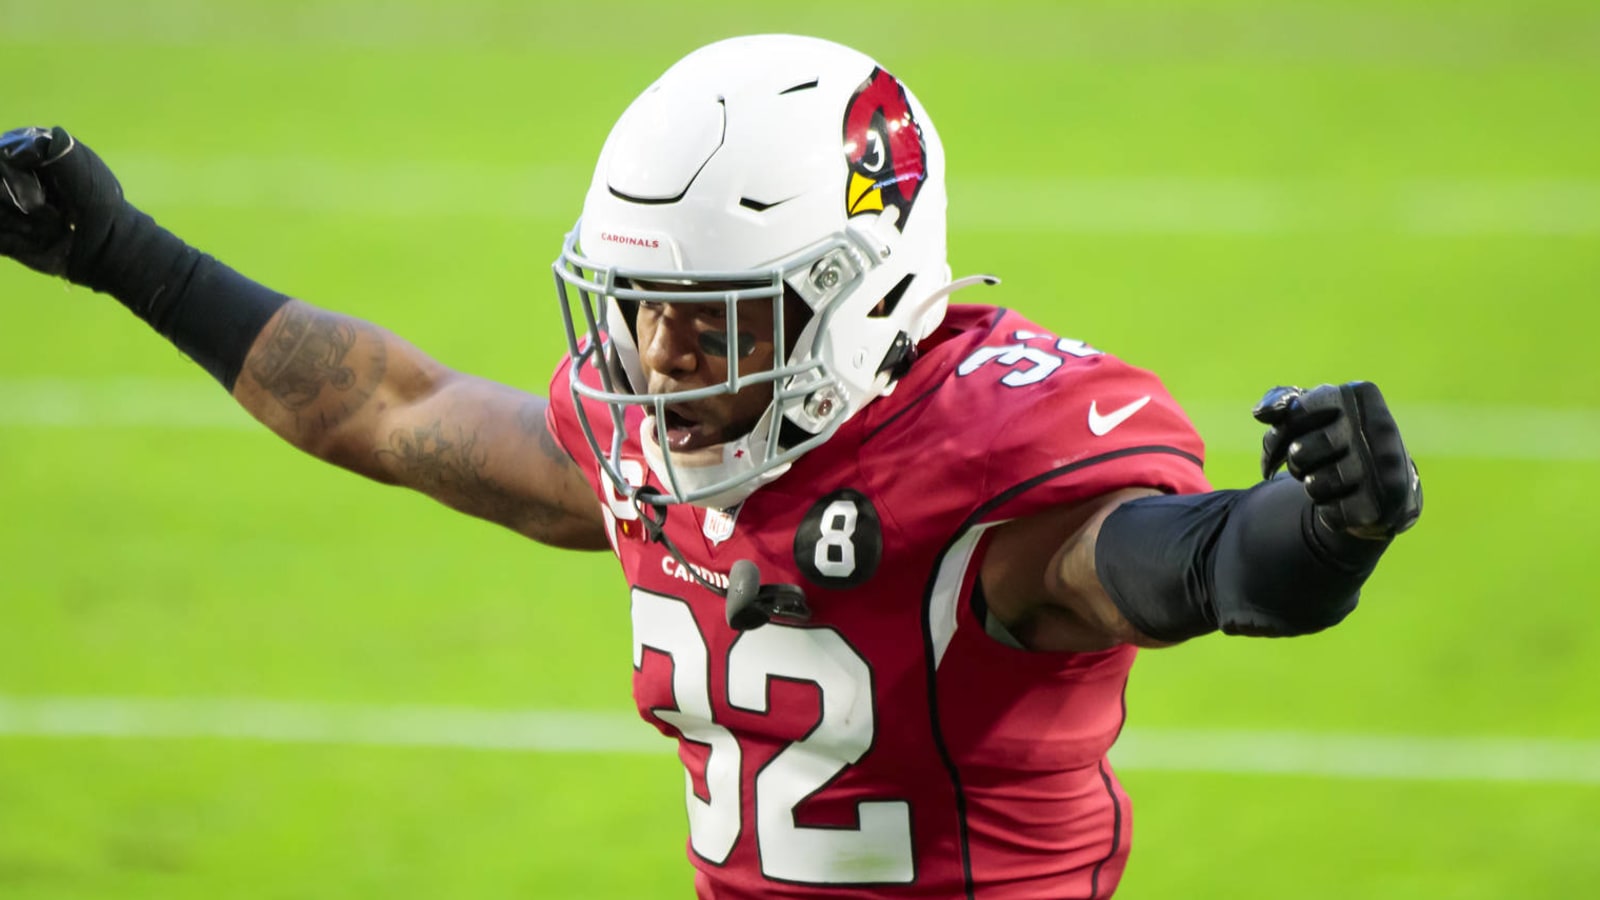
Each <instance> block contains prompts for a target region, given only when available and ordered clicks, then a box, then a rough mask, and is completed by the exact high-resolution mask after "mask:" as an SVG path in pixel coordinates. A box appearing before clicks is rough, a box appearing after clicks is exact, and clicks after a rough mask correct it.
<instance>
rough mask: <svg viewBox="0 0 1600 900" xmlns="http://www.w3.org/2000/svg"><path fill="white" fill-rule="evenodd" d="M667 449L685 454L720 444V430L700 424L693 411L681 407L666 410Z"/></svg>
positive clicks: (671, 407) (670, 407)
mask: <svg viewBox="0 0 1600 900" xmlns="http://www.w3.org/2000/svg"><path fill="white" fill-rule="evenodd" d="M665 422H666V426H667V442H666V444H667V449H668V450H671V451H673V452H674V453H685V452H688V451H690V450H699V449H700V448H701V447H710V446H713V445H716V444H720V443H722V429H720V428H717V427H715V426H713V425H708V424H706V423H704V422H701V421H700V420H699V419H698V417H696V416H695V414H694V411H693V410H691V409H687V408H685V407H682V406H669V407H667V410H666V420H665Z"/></svg>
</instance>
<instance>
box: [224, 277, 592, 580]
mask: <svg viewBox="0 0 1600 900" xmlns="http://www.w3.org/2000/svg"><path fill="white" fill-rule="evenodd" d="M233 396H234V399H236V400H238V401H239V403H240V405H242V406H243V407H244V408H245V409H246V410H248V411H249V412H250V414H251V415H253V416H255V417H256V418H257V419H258V420H260V421H261V422H262V423H263V424H265V425H266V426H267V427H269V428H271V429H272V430H273V431H274V432H277V434H278V435H279V436H281V437H282V438H283V439H284V440H287V441H288V442H289V443H291V444H294V445H295V446H296V447H299V448H300V449H302V450H304V451H306V452H307V453H310V454H311V455H313V456H316V457H318V458H319V459H323V460H326V461H328V462H330V463H333V464H335V465H338V466H342V467H344V468H346V469H349V470H350V471H352V472H356V473H359V474H361V475H365V476H366V477H368V478H371V479H373V480H375V481H381V482H383V483H385V484H396V485H401V486H403V487H408V488H411V489H413V490H417V491H420V492H422V493H424V494H427V495H428V496H430V497H433V498H434V499H435V500H438V501H439V502H441V503H444V504H446V505H448V506H451V507H453V508H455V509H458V510H460V511H462V512H464V513H467V514H469V515H473V516H477V517H479V518H482V519H488V520H489V521H491V522H496V523H499V524H501V525H504V526H506V527H507V528H510V529H512V530H513V531H516V532H519V533H521V534H524V535H526V536H528V537H530V538H533V539H534V540H536V541H540V542H542V543H546V544H552V545H554V546H558V547H570V548H574V549H589V550H600V549H604V548H605V547H606V546H607V542H606V534H605V523H604V521H603V519H602V517H601V514H600V507H599V504H598V502H597V501H596V500H595V498H594V494H593V493H592V492H591V491H590V490H589V486H588V484H587V482H586V481H585V479H584V477H583V474H582V473H581V472H580V471H579V470H578V468H577V466H576V465H575V464H574V463H573V461H572V459H571V458H570V457H568V456H567V454H566V452H565V451H564V450H562V449H561V447H560V445H559V444H557V443H556V440H555V438H554V437H553V436H552V435H551V434H550V432H549V430H548V429H547V428H546V426H545V418H544V411H545V406H546V405H547V402H548V401H546V400H545V399H544V398H543V397H539V396H535V395H533V394H529V393H525V392H523V391H519V390H516V389H515V388H510V387H507V386H505V385H502V384H496V383H495V382H492V381H487V380H485V379H482V378H477V377H474V376H471V375H466V374H463V373H461V372H457V371H454V370H452V369H448V368H446V367H444V366H442V365H440V364H439V363H437V362H435V361H434V360H433V359H431V358H429V357H428V356H427V355H426V354H424V353H422V352H421V351H420V350H418V349H416V348H415V347H413V346H411V345H410V344H409V343H407V342H406V341H404V340H402V339H401V338H399V337H397V336H395V335H394V334H392V333H390V332H388V331H386V330H384V329H382V328H379V327H378V326H376V325H373V324H371V323H370V322H364V321H362V320H360V319H355V318H352V317H349V316H343V315H339V314H337V313H332V312H329V311H327V310H323V309H318V308H317V307H314V306H311V305H309V304H306V303H301V302H299V301H293V302H290V303H288V304H286V305H285V306H283V307H282V308H281V309H279V310H278V312H277V313H276V314H274V315H273V317H272V319H271V320H270V321H269V322H268V323H267V326H266V328H264V329H263V330H262V332H261V334H260V336H259V337H258V338H257V339H256V341H255V343H254V345H253V346H252V347H251V349H250V352H249V355H248V356H247V357H246V358H245V362H244V367H243V370H242V371H241V373H240V376H239V379H238V381H237V382H236V383H235V384H234V387H233Z"/></svg>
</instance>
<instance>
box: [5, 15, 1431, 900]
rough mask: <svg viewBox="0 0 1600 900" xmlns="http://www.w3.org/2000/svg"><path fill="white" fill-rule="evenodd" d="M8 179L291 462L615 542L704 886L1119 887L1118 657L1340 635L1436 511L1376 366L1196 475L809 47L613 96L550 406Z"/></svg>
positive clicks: (1122, 676)
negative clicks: (1028, 311)
mask: <svg viewBox="0 0 1600 900" xmlns="http://www.w3.org/2000/svg"><path fill="white" fill-rule="evenodd" d="M0 181H3V183H4V185H5V195H4V196H3V197H0V252H3V253H5V254H6V255H8V256H11V257H13V258H15V259H17V260H19V261H21V262H22V263H24V264H26V265H29V266H31V267H33V268H35V269H38V270H39V271H42V272H45V273H47V274H50V275H55V276H62V277H65V278H67V279H69V280H71V281H73V282H75V283H77V284H82V285H87V286H89V287H91V288H94V289H95V290H98V291H102V292H105V293H107V294H110V295H111V296H113V297H115V298H116V299H117V300H119V301H121V302H122V303H123V304H124V305H126V306H127V307H128V308H129V309H130V310H131V311H132V312H133V313H134V314H135V315H137V316H139V317H140V318H142V319H143V320H144V321H146V322H147V323H149V324H150V325H151V326H152V327H153V328H154V329H155V330H156V331H157V332H159V333H160V334H162V335H163V336H164V337H166V338H167V339H169V340H170V341H172V342H173V343H175V344H176V345H177V346H178V347H179V348H180V349H181V350H182V351H183V352H184V353H186V354H187V355H188V356H189V357H191V358H192V359H193V360H194V361H195V362H197V363H199V364H200V365H201V366H203V367H205V369H206V370H207V371H208V372H210V373H211V374H212V375H213V376H215V377H216V378H217V380H218V381H220V382H221V383H222V384H223V386H224V387H226V388H227V389H228V390H229V391H231V392H232V394H233V396H234V398H235V399H236V400H237V401H238V402H239V403H240V404H242V405H243V406H244V407H245V408H246V409H247V410H249V411H250V412H251V414H253V415H254V416H255V417H256V418H257V419H259V420H260V421H262V422H263V423H265V424H266V425H267V426H268V427H270V428H271V429H272V430H274V431H275V432H277V433H278V434H280V435H281V436H283V437H284V438H285V439H287V440H288V441H290V442H291V443H293V444H294V445H295V446H297V447H300V448H301V449H303V450H305V451H307V452H309V453H312V454H314V455H316V456H318V457H320V458H322V459H325V460H328V461H329V462H332V463H335V464H337V465H340V466H344V467H346V468H348V469H350V470H352V471H355V472H357V473H359V474H362V475H365V476H367V477H369V478H373V479H376V480H378V481H382V482H386V483H391V484H399V485H404V486H408V487H411V488H415V489H417V490H419V491H422V492H424V493H426V494H429V495H431V496H433V497H434V498H436V499H438V500H440V501H442V502H444V503H447V504H449V505H451V506H453V507H455V508H457V509H460V510H462V511H463V512H467V513H470V514H472V515H475V516H481V517H483V518H486V519H489V520H491V521H494V522H498V523H500V524H502V525H505V526H506V527H508V528H512V529H514V530H516V531H518V532H521V533H522V534H524V535H526V536H528V537H530V538H532V539H534V540H537V541H541V542H544V543H547V544H551V545H555V546H559V547H569V548H575V549H586V550H603V549H609V550H610V551H611V552H613V553H615V555H616V556H617V558H618V560H619V561H620V563H621V565H622V568H623V570H624V571H625V572H626V574H627V578H628V582H629V583H630V585H631V586H632V597H631V604H632V623H633V659H632V665H633V669H634V694H635V697H636V700H637V704H638V708H639V712H640V714H641V715H642V716H643V717H644V718H645V719H646V720H647V721H649V722H650V723H651V724H652V725H654V726H655V727H656V728H658V729H659V730H660V731H661V732H662V733H663V734H665V735H667V736H669V737H671V738H674V739H676V740H677V741H678V745H679V755H680V757H681V758H682V761H683V765H684V769H685V773H686V777H685V782H684V799H685V802H686V804H687V806H688V823H689V835H688V849H689V855H690V857H691V859H692V861H693V863H694V865H695V867H696V871H697V875H696V887H697V890H698V892H699V895H700V896H702V897H707V898H710V897H717V898H746V897H748V898H755V897H762V898H772V897H779V898H802V897H828V898H837V897H852V896H862V897H865V896H871V897H890V898H896V897H903V898H912V897H918V898H949V897H962V896H966V897H983V898H994V900H1002V898H1024V897H1027V898H1032V897H1105V896H1109V895H1110V894H1111V892H1112V891H1113V890H1114V889H1115V887H1116V885H1117V882H1118V879H1119V877H1120V876H1121V874H1122V871H1123V867H1124V864H1125V862H1126V859H1127V856H1128V850H1129V840H1130V834H1131V819H1130V816H1129V808H1128V801H1127V797H1126V796H1125V794H1124V793H1123V790H1122V788H1121V786H1120V785H1119V784H1118V781H1117V779H1116V776H1115V775H1114V774H1113V772H1112V770H1111V767H1110V766H1109V765H1108V763H1107V761H1106V753H1107V751H1108V750H1109V749H1110V747H1111V745H1112V742H1113V741H1114V740H1115V739H1116V736H1117V734H1118V731H1119V730H1120V729H1121V727H1122V725H1123V715H1124V709H1123V704H1122V695H1123V688H1124V685H1125V684H1126V681H1127V677H1128V671H1129V667H1130V666H1131V665H1132V663H1133V660H1134V656H1135V653H1136V648H1139V647H1161V646H1166V645H1170V644H1174V643H1177V642H1180V641H1185V640H1188V639H1191V638H1194V637H1197V636H1200V635H1204V634H1207V633H1210V632H1216V631H1221V632H1224V633H1228V634H1243V635H1263V636H1293V635H1303V634H1307V633H1311V632H1315V631H1318V630H1320V629H1323V628H1327V627H1329V626H1332V625H1334V624H1336V623H1338V622H1339V621H1340V620H1342V619H1343V618H1344V617H1345V616H1346V615H1348V614H1349V613H1350V612H1351V610H1352V609H1354V607H1355V605H1356V601H1357V596H1358V593H1359V590H1360V588H1361V586H1362V584H1363V582H1364V581H1365V579H1366V578H1367V577H1368V576H1369V574H1370V573H1371V572H1372V571H1373V567H1374V566H1375V565H1376V563H1377V562H1378V560H1379V558H1380V557H1381V556H1382V555H1383V553H1384V552H1385V550H1386V549H1387V548H1388V546H1389V545H1390V543H1391V541H1392V540H1393V539H1394V537H1395V535H1397V534H1398V533H1399V532H1401V531H1403V530H1405V529H1406V528H1407V527H1409V526H1410V525H1411V524H1412V523H1413V522H1415V521H1416V519H1417V516H1418V514H1419V512H1420V509H1421V499H1422V496H1421V489H1420V484H1419V482H1418V478H1417V474H1416V469H1415V466H1414V465H1413V463H1412V461H1411V459H1410V457H1409V456H1408V455H1407V453H1406V450H1405V447H1404V446H1403V444H1402V442H1401V438H1400V434H1399V432H1398V430H1397V428H1396V426H1395V422H1394V420H1393V418H1392V417H1391V415H1390V413H1389V411H1388V409H1387V408H1386V406H1385V403H1384V399H1383V396H1382V394H1380V393H1379V391H1378V389H1377V388H1376V387H1374V386H1373V385H1371V384H1369V383H1362V382H1356V383H1349V384H1340V385H1323V386H1321V387H1317V388H1313V389H1310V390H1299V389H1295V388H1276V389H1274V390H1272V391H1270V392H1269V393H1268V394H1267V395H1266V397H1265V399H1264V400H1263V401H1262V402H1261V403H1260V404H1259V405H1258V406H1257V407H1256V409H1255V415H1256V417H1257V418H1258V419H1260V420H1261V421H1262V422H1263V423H1264V424H1265V425H1267V426H1268V430H1267V432H1266V437H1265V444H1264V453H1263V477H1264V480H1263V481H1261V482H1260V483H1259V484H1256V485H1255V486H1253V487H1250V488H1248V489H1244V490H1222V491H1213V490H1211V489H1210V486H1209V485H1208V484H1207V482H1206V479H1205V476H1204V475H1203V473H1202V469H1201V464H1202V452H1203V451H1202V445H1201V441H1200V438H1199V437H1198V436H1197V435H1196V434H1195V432H1194V429H1193V427H1192V426H1191V424H1190V422H1189V420H1188V419H1187V418H1186V417H1185V416H1184V413H1183V412H1182V410H1181V409H1180V408H1179V406H1178V404H1177V403H1176V402H1175V401H1174V400H1173V398H1172V397H1171V396H1170V395H1169V394H1168V392H1167V391H1166V390H1165V389H1164V388H1163V386H1162V384H1161V382H1160V381H1159V380H1158V379H1157V378H1156V377H1155V376H1153V375H1152V374H1150V373H1149V372H1146V371H1143V370H1140V369H1137V368H1134V367H1132V366H1129V365H1127V364H1125V363H1123V362H1121V361H1120V360H1118V359H1116V358H1114V357H1112V356H1109V355H1107V354H1105V353H1102V352H1100V351H1099V350H1096V349H1094V348H1093V347H1090V346H1088V345H1086V344H1084V343H1082V342H1079V341H1073V340H1067V339H1065V338H1061V337H1058V336H1057V335H1054V334H1052V333H1051V332H1049V331H1048V330H1047V329H1045V328H1043V327H1041V326H1040V325H1037V324H1035V323H1033V322H1030V321H1029V320H1027V319H1026V318H1024V317H1023V316H1022V315H1020V314H1018V313H1016V312H1012V311H1009V310H1006V309H1002V308H998V307H995V306H975V305H974V306H966V305H959V306H950V305H948V300H949V297H950V295H951V294H952V293H953V292H954V291H956V290H958V289H961V288H966V287H969V286H974V285H978V284H982V283H992V282H994V281H995V279H993V278H990V277H988V276H976V277H970V278H962V279H958V280H952V279H951V273H950V270H949V267H948V265H947V263H946V252H945V159H944V153H943V149H942V146H941V144H940V140H939V134H938V132H937V131H936V130H935V128H934V125H933V122H932V120H931V119H930V118H929V117H928V113H927V111H926V110H925V109H924V108H923V107H922V105H921V103H920V102H919V101H918V100H917V98H916V96H915V95H913V94H912V93H911V92H910V90H908V89H907V87H906V86H905V85H904V84H903V83H901V82H900V81H899V80H898V79H896V78H895V77H894V76H893V75H892V74H890V73H889V72H888V71H886V70H885V69H883V68H881V67H880V66H879V65H877V64H876V63H875V62H874V61H873V60H871V59H869V58H867V57H866V56H863V55H862V54H860V53H858V52H855V51H853V50H850V49H847V48H845V47H842V46H839V45H836V44H833V43H829V42H826V41H821V40H815V39H810V38H802V37H791V36H770V35H769V36H758V37H747V38H738V39H733V40H728V41H723V42H720V43H716V44H712V45H710V46H708V47H705V48H702V49H700V50H698V51H696V52H694V53H692V54H690V55H689V56H687V57H685V58H684V59H683V60H681V61H679V62H678V63H677V64H675V65H674V66H672V67H671V68H670V69H669V70H668V71H667V72H666V73H665V74H664V75H662V76H661V78H660V79H659V80H658V81H656V82H655V83H654V84H652V85H650V86H649V87H648V88H647V89H646V90H645V91H644V93H642V94H641V95H639V97H638V99H637V100H635V101H634V102H633V104H632V105H631V106H629V107H628V109H627V110H626V111H625V112H624V113H623V114H622V117H621V118H620V119H619V120H618V122H617V123H616V126H615V127H614V128H613V130H612V132H611V134H610V137H609V138H608V139H607V141H606V143H605V146H604V148H603V149H602V150H601V153H600V157H599V163H598V165H597V166H596V168H595V173H594V179H593V182H592V184H591V186H590V189H589V192H588V195H587V198H586V200H585V202H584V206H583V211H582V216H581V218H580V219H579V220H578V222H577V225H576V226H575V227H574V228H573V230H572V232H571V234H569V235H568V236H567V238H566V242H565V245H564V246H563V247H562V248H561V249H560V253H559V256H558V258H557V260H556V263H555V265H554V274H555V287H556V290H557V293H558V295H559V297H560V301H561V302H560V307H561V310H562V314H563V315H564V317H565V330H566V335H567V338H568V343H569V353H568V354H567V355H566V357H565V358H563V359H562V360H561V361H560V362H559V364H558V365H557V367H556V370H555V377H554V379H553V381H552V382H551V388H550V397H549V399H548V400H546V399H544V398H541V397H538V396H534V395H531V394H527V393H523V392H522V391H519V390H516V389H513V388H510V387H505V386H502V385H499V384H493V383H490V382H488V381H485V380H482V379H478V378H474V377H472V376H470V375H466V374H464V373H461V372H456V371H452V370H450V369H447V368H445V367H444V366H441V365H439V364H438V363H436V362H434V361H433V360H431V359H429V358H428V357H427V356H426V355H424V354H423V353H421V352H420V351H418V350H417V349H416V348H414V347H412V346H411V345H410V344H408V343H406V342H404V341H402V340H401V339H399V338H398V337H396V336H394V335H393V334H390V333H389V332H387V331H385V330H383V329H381V328H379V327H378V326H376V325H372V324H370V323H367V322H364V321H359V320H356V319H353V318H350V317H347V316H342V315H339V314H337V313H334V312H330V311H327V310H324V309H319V308H317V307H314V306H311V305H309V304H306V303H304V302H301V301H299V300H293V299H290V298H288V297H286V296H284V295H282V294H279V293H277V292H275V291H273V290H271V289H269V288H267V287H264V286H262V285H260V284H258V283H256V282H253V281H251V280H249V279H247V278H245V277H244V276H242V275H240V274H238V273H237V272H235V271H234V270H232V269H230V268H228V267H227V266H225V265H223V264H222V263H220V262H218V261H217V260H216V259H214V258H212V257H210V256H207V255H205V254H203V253H201V252H200V251H198V250H196V249H193V248H192V247H190V246H189V245H188V244H186V243H184V242H183V241H182V240H180V239H179V238H178V237H176V236H175V235H173V234H172V233H170V232H169V231H166V230H165V229H163V228H162V227H161V226H159V225H158V224H157V223H156V222H154V221H153V220H152V219H151V218H150V217H149V216H147V215H145V214H144V213H142V212H141V211H139V210H138V209H136V208H135V207H133V206H132V205H130V204H129V203H128V202H127V201H126V200H125V199H124V198H123V194H122V191H121V188H120V186H119V185H118V182H117V180H116V179H115V178H114V177H113V175H112V174H111V172H110V170H109V169H108V168H107V167H106V166H105V165H104V164H103V163H102V162H101V160H100V159H99V158H98V157H96V155H95V154H94V153H93V152H91V151H90V150H89V148H88V147H87V146H85V145H84V144H82V143H80V142H78V141H77V140H76V139H75V138H74V137H73V136H72V135H70V134H68V133H67V132H66V131H64V130H62V129H60V128H55V129H51V130H45V129H39V128H28V129H18V130H15V131H12V132H9V133H7V134H6V135H5V136H4V137H3V138H0ZM419 431H421V432H437V433H440V434H443V435H447V436H451V437H452V438H459V440H450V441H441V442H421V443H419V442H414V441H412V442H406V441H400V442H397V441H393V440H391V438H392V437H393V436H396V435H402V436H403V435H411V434H414V433H417V432H419ZM397 448H398V449H397ZM1285 464H1286V466H1287V474H1283V475H1275V473H1276V472H1277V470H1278V469H1279V468H1280V467H1281V466H1284V465H1285ZM618 664H619V665H626V664H627V663H626V662H625V661H623V660H619V661H618Z"/></svg>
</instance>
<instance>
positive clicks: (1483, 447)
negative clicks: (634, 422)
mask: <svg viewBox="0 0 1600 900" xmlns="http://www.w3.org/2000/svg"><path fill="white" fill-rule="evenodd" d="M540 389H542V386H541V388H540ZM1189 413H1190V415H1191V416H1192V417H1193V418H1194V421H1195V425H1196V427H1197V428H1198V429H1199V430H1200V434H1201V435H1202V436H1203V437H1204V438H1205V439H1206V444H1207V446H1208V447H1209V448H1211V449H1212V450H1216V451H1227V452H1255V451H1256V450H1258V449H1259V448H1260V441H1261V429H1260V427H1259V426H1257V425H1256V424H1255V423H1254V422H1253V421H1251V419H1250V417H1249V414H1248V404H1246V403H1199V404H1191V405H1190V407H1189ZM1396 413H1397V415H1399V416H1400V417H1401V421H1403V422H1405V427H1406V442H1407V444H1408V446H1409V447H1410V449H1411V451H1412V452H1413V453H1414V454H1416V455H1417V456H1418V457H1419V458H1422V459H1443V458H1453V459H1482V460H1515V461H1534V462H1539V461H1544V462H1561V461H1572V462H1584V461H1594V460H1600V410H1595V409H1530V408H1525V407H1519V406H1486V405H1460V406H1431V405H1424V406H1419V405H1413V404H1403V403H1402V404H1396ZM1486 423H1487V426H1486ZM260 427H261V426H259V425H257V424H256V423H255V422H254V421H253V420H251V418H250V417H249V416H248V415H246V414H245V413H244V412H243V411H242V410H240V409H239V408H238V407H237V406H235V405H234V404H233V403H232V402H231V401H229V400H228V398H227V397H226V396H224V395H223V393H222V391H221V390H220V389H218V388H217V386H216V385H215V384H213V383H211V382H209V381H206V380H204V379H202V378H199V377H198V376H197V377H196V378H194V379H188V380H185V379H176V378H170V379H169V378H115V379H68V378H55V379H51V378H37V379H27V378H24V379H0V428H62V429H94V428H151V429H168V430H186V429H201V430H248V429H256V428H260Z"/></svg>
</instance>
